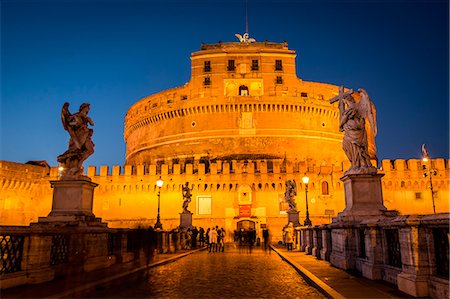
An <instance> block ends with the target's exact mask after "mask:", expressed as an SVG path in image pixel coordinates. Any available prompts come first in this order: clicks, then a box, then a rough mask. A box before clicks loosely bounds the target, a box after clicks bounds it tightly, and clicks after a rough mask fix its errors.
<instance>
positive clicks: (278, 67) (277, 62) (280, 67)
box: [275, 59, 283, 71]
mask: <svg viewBox="0 0 450 299" xmlns="http://www.w3.org/2000/svg"><path fill="white" fill-rule="evenodd" d="M275 70H276V71H282V70H283V62H282V61H281V60H280V59H277V60H275Z"/></svg>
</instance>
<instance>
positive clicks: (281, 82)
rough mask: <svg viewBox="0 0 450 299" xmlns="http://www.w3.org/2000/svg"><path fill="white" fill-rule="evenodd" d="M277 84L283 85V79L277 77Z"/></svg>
mask: <svg viewBox="0 0 450 299" xmlns="http://www.w3.org/2000/svg"><path fill="white" fill-rule="evenodd" d="M275 82H276V83H277V84H283V77H281V76H277V79H276V81H275Z"/></svg>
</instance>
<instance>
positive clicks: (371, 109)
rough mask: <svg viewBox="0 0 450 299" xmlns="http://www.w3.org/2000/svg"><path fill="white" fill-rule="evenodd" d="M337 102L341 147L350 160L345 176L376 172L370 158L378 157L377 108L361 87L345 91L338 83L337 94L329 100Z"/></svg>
mask: <svg viewBox="0 0 450 299" xmlns="http://www.w3.org/2000/svg"><path fill="white" fill-rule="evenodd" d="M336 101H339V112H340V123H339V131H341V132H344V139H343V141H342V148H343V150H344V152H345V154H346V156H347V158H348V159H349V161H350V163H351V166H350V168H349V169H348V170H347V171H346V172H345V173H344V175H348V174H374V173H376V172H377V169H376V167H373V166H372V163H371V161H370V160H371V159H374V160H377V158H376V149H375V136H376V134H377V125H376V111H375V106H374V105H373V103H372V101H371V100H370V98H369V95H368V94H367V92H366V91H365V90H364V89H362V88H360V89H358V91H356V92H354V91H353V89H350V90H348V91H346V92H344V87H343V86H341V87H340V88H339V95H338V96H336V97H334V98H333V99H331V100H330V104H332V103H334V102H336ZM369 140H370V142H369Z"/></svg>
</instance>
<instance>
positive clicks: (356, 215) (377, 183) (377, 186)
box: [333, 174, 387, 223]
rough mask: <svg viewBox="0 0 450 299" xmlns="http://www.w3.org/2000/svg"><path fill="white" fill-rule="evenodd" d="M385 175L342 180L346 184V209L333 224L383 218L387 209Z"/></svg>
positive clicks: (358, 175)
mask: <svg viewBox="0 0 450 299" xmlns="http://www.w3.org/2000/svg"><path fill="white" fill-rule="evenodd" d="M383 176H384V174H373V175H370V174H351V175H346V176H344V177H342V178H341V181H343V182H344V191H345V209H344V211H342V212H341V213H339V214H338V216H337V217H336V218H334V219H333V223H334V222H336V221H342V220H344V221H345V220H357V219H365V218H366V216H381V215H383V214H384V213H383V212H385V211H387V209H386V207H385V206H384V205H383V194H382V191H381V178H382V177H383Z"/></svg>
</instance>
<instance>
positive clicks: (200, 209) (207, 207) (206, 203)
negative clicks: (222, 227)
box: [197, 195, 212, 215]
mask: <svg viewBox="0 0 450 299" xmlns="http://www.w3.org/2000/svg"><path fill="white" fill-rule="evenodd" d="M211 214H212V198H211V196H210V195H202V196H197V215H211Z"/></svg>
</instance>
